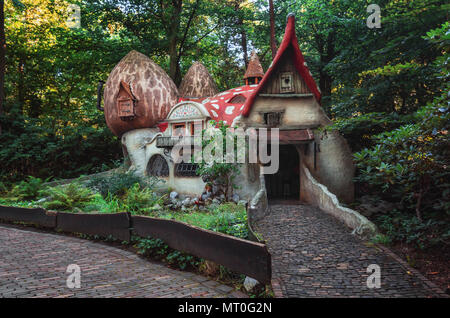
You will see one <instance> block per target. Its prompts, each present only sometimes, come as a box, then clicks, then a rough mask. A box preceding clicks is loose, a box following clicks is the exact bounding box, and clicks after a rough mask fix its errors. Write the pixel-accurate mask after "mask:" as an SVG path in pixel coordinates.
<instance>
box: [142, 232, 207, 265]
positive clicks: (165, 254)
mask: <svg viewBox="0 0 450 318" xmlns="http://www.w3.org/2000/svg"><path fill="white" fill-rule="evenodd" d="M134 240H135V241H137V243H135V247H136V248H137V250H138V253H139V254H141V255H144V256H147V257H154V258H157V259H161V260H164V261H165V262H167V263H168V264H171V265H175V266H177V267H178V268H180V269H182V270H184V269H187V268H197V267H198V265H199V264H200V261H201V260H200V259H199V258H197V257H195V256H192V255H189V254H186V253H183V252H180V251H177V250H173V249H171V248H169V246H167V244H166V243H164V241H162V240H161V239H154V238H134Z"/></svg>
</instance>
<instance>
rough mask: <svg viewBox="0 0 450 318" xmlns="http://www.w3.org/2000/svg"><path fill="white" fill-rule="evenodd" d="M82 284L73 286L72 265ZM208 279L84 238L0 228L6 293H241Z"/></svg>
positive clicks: (0, 271) (0, 288)
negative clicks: (71, 287)
mask: <svg viewBox="0 0 450 318" xmlns="http://www.w3.org/2000/svg"><path fill="white" fill-rule="evenodd" d="M70 264H77V265H78V266H79V267H80V270H81V275H80V278H81V286H80V288H79V289H77V288H73V289H70V288H68V287H67V284H66V281H67V279H68V277H69V275H70V273H66V270H67V266H68V265H70ZM240 296H244V294H242V293H240V292H237V291H234V290H233V289H232V288H231V287H229V286H225V285H220V284H219V283H217V282H215V281H211V280H208V279H207V278H206V277H203V276H200V275H195V274H193V273H189V272H181V271H177V270H172V269H170V268H167V267H165V266H163V265H159V264H155V263H151V262H149V261H147V260H144V259H142V258H140V257H139V256H137V255H135V254H134V253H132V252H129V251H124V250H121V249H118V248H115V247H112V246H107V245H104V244H99V243H95V242H91V241H88V240H83V239H79V238H74V237H69V236H63V235H57V234H49V233H41V232H35V231H27V230H21V229H17V228H12V227H6V226H0V297H240Z"/></svg>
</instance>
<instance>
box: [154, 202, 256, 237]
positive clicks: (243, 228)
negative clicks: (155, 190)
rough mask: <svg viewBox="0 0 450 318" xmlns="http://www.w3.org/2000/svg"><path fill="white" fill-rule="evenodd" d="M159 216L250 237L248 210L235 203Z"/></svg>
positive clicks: (163, 213)
mask: <svg viewBox="0 0 450 318" xmlns="http://www.w3.org/2000/svg"><path fill="white" fill-rule="evenodd" d="M158 217H160V218H163V219H174V220H177V221H181V222H185V223H188V224H191V225H195V226H198V227H200V228H204V229H208V230H212V231H215V232H220V233H224V234H228V235H232V236H236V237H240V238H245V239H246V238H248V228H247V212H246V210H245V207H244V206H242V205H237V204H235V203H230V202H228V203H223V204H221V205H219V206H217V207H215V208H212V209H208V210H205V211H191V212H190V213H181V212H162V213H159V215H158Z"/></svg>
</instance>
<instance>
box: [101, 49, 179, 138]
mask: <svg viewBox="0 0 450 318" xmlns="http://www.w3.org/2000/svg"><path fill="white" fill-rule="evenodd" d="M121 83H122V84H121ZM123 83H125V87H124V84H123ZM121 87H124V88H125V90H126V91H127V90H128V91H131V92H132V95H133V97H135V98H136V102H135V104H134V106H133V107H134V112H135V116H134V118H132V119H128V120H124V118H121V117H120V116H119V109H118V103H117V95H118V93H119V90H120V88H121ZM177 100H178V90H177V87H176V85H175V84H174V82H173V81H172V79H171V78H170V77H169V76H168V75H167V74H166V72H164V70H163V69H162V68H161V67H159V66H158V65H157V64H155V63H154V62H153V61H152V60H151V59H150V58H148V57H147V56H145V55H144V54H142V53H139V52H137V51H134V50H133V51H131V52H129V53H128V54H127V55H126V56H125V57H124V58H122V60H121V61H120V62H119V63H118V64H117V65H116V66H115V67H114V69H113V70H112V71H111V73H110V74H109V77H108V80H107V81H106V85H105V90H104V105H105V107H104V108H105V119H106V123H107V125H108V127H109V129H111V131H112V132H113V133H114V134H115V135H117V136H121V135H122V134H123V133H125V132H127V131H129V130H132V129H138V128H150V127H153V126H155V125H156V123H157V122H158V121H160V120H163V119H164V118H165V117H166V116H167V114H168V113H169V111H170V109H171V108H172V107H173V106H174V105H175V104H176V103H177Z"/></svg>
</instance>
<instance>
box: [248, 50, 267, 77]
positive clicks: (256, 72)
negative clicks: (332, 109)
mask: <svg viewBox="0 0 450 318" xmlns="http://www.w3.org/2000/svg"><path fill="white" fill-rule="evenodd" d="M263 76H264V71H263V68H262V66H261V63H260V62H259V58H258V55H257V54H256V52H255V51H252V55H251V56H250V62H248V66H247V70H246V71H245V75H244V79H247V78H249V77H263Z"/></svg>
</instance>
